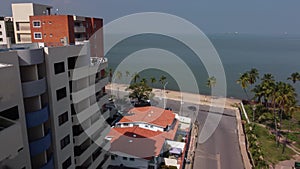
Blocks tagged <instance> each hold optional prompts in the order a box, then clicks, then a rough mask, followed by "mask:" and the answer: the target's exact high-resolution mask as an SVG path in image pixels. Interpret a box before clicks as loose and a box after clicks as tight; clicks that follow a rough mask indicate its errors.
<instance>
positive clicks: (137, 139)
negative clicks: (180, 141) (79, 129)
mask: <svg viewBox="0 0 300 169" xmlns="http://www.w3.org/2000/svg"><path fill="white" fill-rule="evenodd" d="M178 125H179V122H178V121H177V122H176V125H175V126H174V128H173V129H171V130H169V131H168V132H161V131H151V130H147V129H143V128H140V127H126V128H112V129H111V131H110V133H109V134H108V135H107V137H111V138H112V139H111V149H110V151H112V152H120V153H125V154H127V155H130V156H134V157H139V158H144V159H147V160H150V159H151V158H152V157H154V156H158V155H159V154H160V153H161V150H162V148H163V145H164V142H165V140H166V139H168V140H174V139H175V134H176V131H177V129H178Z"/></svg>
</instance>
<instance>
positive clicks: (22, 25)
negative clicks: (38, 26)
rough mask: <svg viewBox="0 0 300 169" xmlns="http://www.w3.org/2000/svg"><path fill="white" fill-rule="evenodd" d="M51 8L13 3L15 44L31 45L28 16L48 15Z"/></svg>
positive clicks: (34, 4) (33, 4)
mask: <svg viewBox="0 0 300 169" xmlns="http://www.w3.org/2000/svg"><path fill="white" fill-rule="evenodd" d="M51 8H52V7H51V6H48V5H42V4H36V3H13V4H12V15H13V23H14V32H15V42H16V43H17V44H20V43H32V39H31V30H30V18H29V17H30V16H35V15H50V14H51Z"/></svg>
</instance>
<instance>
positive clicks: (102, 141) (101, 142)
mask: <svg viewBox="0 0 300 169" xmlns="http://www.w3.org/2000/svg"><path fill="white" fill-rule="evenodd" d="M109 131H110V127H106V128H105V129H104V130H103V131H101V134H103V136H101V137H99V138H98V139H97V140H96V142H95V143H93V144H92V145H91V146H90V147H88V148H87V149H86V150H85V151H84V152H83V153H81V154H80V156H75V161H76V165H77V166H81V165H82V164H83V163H84V162H85V160H86V159H87V158H88V157H90V156H91V155H92V154H93V153H94V151H95V150H96V149H97V148H98V147H99V145H103V148H102V149H104V150H108V149H109V148H110V142H107V141H106V140H105V136H106V135H107V134H108V133H109Z"/></svg>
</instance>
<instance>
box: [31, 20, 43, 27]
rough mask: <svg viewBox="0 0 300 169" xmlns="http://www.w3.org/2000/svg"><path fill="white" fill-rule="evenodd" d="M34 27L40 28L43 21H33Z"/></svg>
mask: <svg viewBox="0 0 300 169" xmlns="http://www.w3.org/2000/svg"><path fill="white" fill-rule="evenodd" d="M33 27H34V28H39V27H41V21H33Z"/></svg>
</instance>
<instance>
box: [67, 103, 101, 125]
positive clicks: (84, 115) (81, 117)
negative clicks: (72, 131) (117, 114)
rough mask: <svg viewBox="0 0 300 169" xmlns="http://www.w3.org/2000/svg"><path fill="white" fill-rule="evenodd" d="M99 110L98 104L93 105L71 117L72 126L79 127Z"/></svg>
mask: <svg viewBox="0 0 300 169" xmlns="http://www.w3.org/2000/svg"><path fill="white" fill-rule="evenodd" d="M98 110H99V107H98V104H93V105H92V106H90V107H88V108H87V109H85V110H83V111H82V112H78V113H77V114H76V115H73V116H72V118H73V124H74V125H79V124H81V123H82V122H84V121H85V120H87V119H88V118H90V117H91V116H93V115H94V114H95V113H97V111H98Z"/></svg>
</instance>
